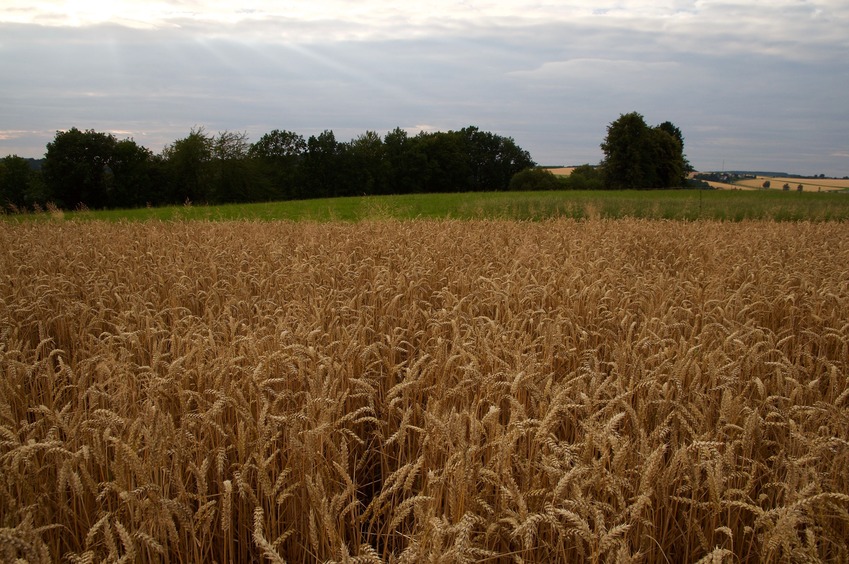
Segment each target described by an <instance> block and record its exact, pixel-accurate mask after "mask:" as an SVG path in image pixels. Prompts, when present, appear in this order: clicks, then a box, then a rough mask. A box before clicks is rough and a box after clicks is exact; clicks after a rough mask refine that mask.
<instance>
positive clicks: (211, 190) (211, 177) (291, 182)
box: [0, 126, 534, 209]
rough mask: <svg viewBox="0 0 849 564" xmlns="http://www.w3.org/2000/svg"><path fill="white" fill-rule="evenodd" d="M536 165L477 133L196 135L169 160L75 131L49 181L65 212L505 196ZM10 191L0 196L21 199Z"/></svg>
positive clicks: (56, 146)
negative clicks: (487, 193) (486, 193)
mask: <svg viewBox="0 0 849 564" xmlns="http://www.w3.org/2000/svg"><path fill="white" fill-rule="evenodd" d="M533 164H534V163H533V160H532V159H531V157H530V155H529V154H528V152H527V151H525V150H523V149H521V148H520V147H519V146H518V145H516V143H515V141H514V140H513V139H512V138H509V137H503V136H500V135H496V134H494V133H489V132H485V131H481V130H480V129H478V128H477V127H474V126H469V127H466V128H463V129H461V130H459V131H448V132H422V133H419V134H418V135H416V136H414V137H410V136H409V135H408V134H407V133H406V132H405V131H404V130H402V129H399V128H396V129H395V130H393V131H390V132H389V133H387V134H386V136H385V137H384V138H383V139H381V137H380V135H378V134H377V133H376V132H374V131H366V132H365V133H364V134H362V135H359V136H357V137H355V138H354V139H352V140H351V141H349V142H342V141H339V140H337V139H336V136H335V134H334V133H333V131H330V130H325V131H323V132H322V133H321V134H319V135H317V136H311V137H310V138H309V139H308V140H306V141H305V140H304V138H303V137H302V136H300V135H298V134H297V133H294V132H291V131H285V130H279V129H275V130H273V131H271V132H270V133H267V134H265V135H263V136H262V137H261V138H260V139H259V141H257V142H256V143H253V144H251V143H250V142H249V140H248V138H247V135H246V134H245V133H241V132H232V131H224V132H220V133H218V135H211V134H208V133H206V131H204V129H203V128H202V127H196V128H193V129H192V130H191V131H190V132H189V134H188V135H187V136H186V137H184V138H181V139H178V140H176V141H174V142H173V143H172V144H170V145H168V146H167V147H165V149H163V151H162V153H161V154H160V155H154V154H153V153H151V152H150V151H149V150H148V149H146V148H144V147H140V146H138V145H136V144H135V142H134V141H132V140H131V139H128V140H123V141H118V140H116V139H115V137H114V136H113V135H111V134H107V133H99V132H96V131H93V130H87V131H79V130H78V129H76V128H73V129H71V130H69V131H66V132H57V134H56V139H55V140H54V141H53V142H52V143H50V144H48V154H47V157H46V159H45V163H44V170H45V174H44V178H45V180H46V181H47V185H46V186H47V188H48V191H49V193H50V194H51V195H52V196H55V198H54V199H55V200H56V201H57V203H59V205H60V206H62V207H64V208H66V209H69V208H74V207H77V206H84V207H87V208H91V209H98V208H129V207H138V206H147V205H154V206H155V205H162V204H168V203H173V204H184V203H194V204H216V203H227V202H254V201H271V200H281V199H300V198H323V197H339V196H355V195H382V194H403V193H419V192H442V193H447V192H457V191H460V192H465V191H483V190H506V189H507V187H508V185H509V182H510V179H511V178H512V177H513V176H514V175H515V174H516V173H517V172H519V171H521V170H523V169H525V168H528V167H530V166H532V165H533ZM5 168H8V167H5ZM4 170H5V169H4ZM3 174H4V175H5V174H7V173H6V172H3ZM7 185H8V186H11V185H12V184H10V183H8V182H7V183H6V184H4V185H3V187H0V188H2V190H3V192H0V197H2V198H5V199H6V200H8V201H9V202H10V203H13V201H15V202H16V201H18V200H20V197H19V196H20V194H18V193H17V192H13V191H12V189H11V188H7V187H6V186H7ZM19 185H20V183H19V182H17V181H16V182H15V183H14V186H16V188H14V190H19V188H17V186H19ZM29 192H30V193H31V194H36V192H37V191H36V190H33V189H31V188H30V189H29ZM7 193H8V194H7ZM48 199H49V198H48ZM40 201H42V202H43V201H45V200H44V199H42V200H40Z"/></svg>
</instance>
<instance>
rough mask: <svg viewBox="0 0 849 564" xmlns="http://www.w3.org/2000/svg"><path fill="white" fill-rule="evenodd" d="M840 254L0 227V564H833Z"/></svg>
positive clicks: (364, 231) (661, 235)
mask: <svg viewBox="0 0 849 564" xmlns="http://www.w3.org/2000/svg"><path fill="white" fill-rule="evenodd" d="M705 195H706V196H708V194H705ZM779 195H780V194H779ZM681 197H684V195H681ZM833 201H837V200H833ZM595 202H596V205H599V204H598V203H597V202H598V200H595ZM617 205H620V206H621V205H622V204H617ZM378 211H380V209H379V208H378ZM381 214H382V212H381V213H379V214H378V215H381ZM601 214H602V213H601V211H600V212H599V215H601ZM588 215H589V214H588ZM847 264H849V223H846V222H807V221H800V222H783V223H778V222H771V221H766V222H753V221H741V222H736V223H732V222H717V221H705V220H699V221H647V220H640V219H624V220H606V219H594V218H591V219H586V220H581V221H576V220H573V219H568V218H562V219H557V220H543V221H539V222H516V221H505V220H472V221H456V220H440V221H435V220H414V221H396V220H381V221H361V222H357V223H353V222H328V223H315V222H300V223H296V222H258V221H251V222H247V221H240V222H207V221H202V222H188V221H167V222H134V223H128V222H123V223H115V222H102V221H90V222H76V221H75V222H69V221H61V222H60V221H53V222H17V223H16V222H10V221H6V222H0V376H1V377H0V561H4V562H13V561H15V560H16V559H18V558H21V559H26V561H29V562H53V561H68V562H93V561H110V562H117V561H123V562H258V561H261V560H267V561H272V562H281V561H284V560H287V561H290V562H312V561H334V562H437V561H439V562H509V561H514V562H608V561H609V562H613V561H616V562H629V561H638V562H697V561H703V562H791V561H795V562H801V561H832V562H847V561H849V473H847V471H846V469H847V468H849V324H847V320H849V271H847V269H846V265H847Z"/></svg>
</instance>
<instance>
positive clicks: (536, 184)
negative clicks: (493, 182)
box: [510, 168, 563, 192]
mask: <svg viewBox="0 0 849 564" xmlns="http://www.w3.org/2000/svg"><path fill="white" fill-rule="evenodd" d="M562 189H563V182H561V181H559V180H557V177H556V176H555V175H554V174H553V173H552V172H551V171H550V170H546V169H544V168H526V169H525V170H522V171H519V172H517V173H516V174H514V175H513V178H511V179H510V191H511V192H528V191H543V190H562Z"/></svg>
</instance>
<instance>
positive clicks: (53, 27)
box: [0, 0, 849, 176]
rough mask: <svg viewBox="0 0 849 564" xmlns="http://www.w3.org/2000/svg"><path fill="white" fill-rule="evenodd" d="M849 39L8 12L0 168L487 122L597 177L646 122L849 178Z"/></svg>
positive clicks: (358, 12)
mask: <svg viewBox="0 0 849 564" xmlns="http://www.w3.org/2000/svg"><path fill="white" fill-rule="evenodd" d="M847 30H849V2H847V1H846V0H810V1H787V0H767V1H762V0H745V1H743V0H725V1H712V0H704V1H699V0H696V1H687V0H657V1H643V0H616V1H594V2H580V1H577V0H567V1H540V2H514V1H492V0H484V1H479V0H468V1H447V0H429V1H427V2H415V1H406V2H400V1H391V2H390V1H387V0H300V1H297V2H296V1H285V0H284V1H273V0H241V1H238V2H237V1H229V0H219V1H202V0H178V1H170V0H169V1H166V0H92V1H85V0H76V1H75V0H66V1H50V0H42V1H39V2H33V1H32V0H0V77H2V78H0V156H4V155H7V154H17V155H20V156H24V157H41V156H43V154H44V152H45V145H46V144H47V143H48V142H49V141H51V140H52V139H53V137H54V136H55V133H56V131H57V130H64V129H68V128H70V127H77V128H80V129H94V130H96V131H105V132H112V133H114V134H115V135H116V136H117V137H118V138H126V137H132V138H133V139H135V141H136V142H137V143H139V144H141V145H144V146H145V147H148V148H150V149H152V150H153V151H155V152H159V151H160V150H161V149H162V148H163V146H165V145H167V144H169V143H171V142H173V141H174V140H176V139H179V138H181V137H185V136H186V135H187V134H188V133H189V132H190V130H191V128H192V127H194V126H203V127H205V128H206V130H207V131H208V132H210V133H217V132H219V131H224V130H232V131H244V132H247V134H248V136H249V137H250V139H251V140H252V141H256V140H257V139H259V137H260V136H262V134H263V133H266V132H268V131H271V130H273V129H287V130H292V131H295V132H297V133H300V134H302V135H304V136H305V137H309V136H310V135H314V134H318V133H320V132H321V131H322V130H325V129H331V130H333V131H334V132H335V133H336V137H337V139H339V140H343V141H347V140H350V139H351V138H353V137H355V136H357V135H359V134H361V133H363V132H365V131H366V130H375V131H377V132H379V133H381V134H383V133H385V132H386V131H388V130H391V129H393V128H395V127H396V126H399V127H402V128H404V129H407V130H408V131H410V132H411V133H415V132H417V131H420V130H439V131H448V130H450V129H459V128H462V127H465V126H467V125H476V126H478V127H480V128H481V129H483V130H487V131H492V132H494V133H498V134H500V135H504V136H509V137H512V138H513V139H515V140H516V142H517V143H518V144H519V145H520V146H521V147H523V148H524V149H527V150H528V151H529V152H530V153H531V156H532V157H533V158H534V160H536V161H537V162H538V163H540V164H545V165H555V164H581V163H592V164H595V163H597V162H598V161H599V160H600V159H601V156H602V155H601V151H600V149H599V144H600V143H601V142H602V140H603V139H604V136H605V134H606V127H607V125H608V124H610V122H612V121H613V120H615V119H616V118H618V117H619V115H620V114H623V113H628V112H631V111H637V112H639V113H641V114H643V116H645V118H646V121H647V122H648V123H649V125H656V124H659V123H661V122H663V121H671V122H673V123H674V124H675V125H677V126H678V127H679V128H680V129H681V130H682V132H683V133H684V136H685V152H686V153H687V155H688V157H689V159H690V161H691V162H692V164H693V165H694V166H695V167H696V168H697V169H700V170H720V169H722V168H724V169H725V170H739V169H746V170H771V171H785V172H790V173H799V174H819V173H825V174H827V175H833V176H845V175H849V31H847Z"/></svg>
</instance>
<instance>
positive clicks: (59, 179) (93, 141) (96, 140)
mask: <svg viewBox="0 0 849 564" xmlns="http://www.w3.org/2000/svg"><path fill="white" fill-rule="evenodd" d="M116 144H117V140H116V139H115V137H114V136H113V135H112V134H109V133H99V132H97V131H94V130H91V129H89V130H86V131H80V130H79V129H77V128H76V127H72V128H71V129H69V130H67V131H57V132H56V137H55V138H54V140H53V141H52V142H50V143H48V144H47V154H46V155H45V158H44V165H43V167H42V172H43V174H44V180H45V182H46V183H47V185H48V187H49V188H50V191H51V192H52V193H53V195H54V197H55V198H56V199H57V200H58V203H60V204H62V205H64V206H67V207H75V206H78V205H80V204H84V205H86V206H88V207H91V208H102V207H104V206H106V205H107V203H108V200H109V194H108V191H109V188H110V182H111V177H112V171H111V168H110V167H111V165H112V161H113V159H114V157H115V146H116Z"/></svg>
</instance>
